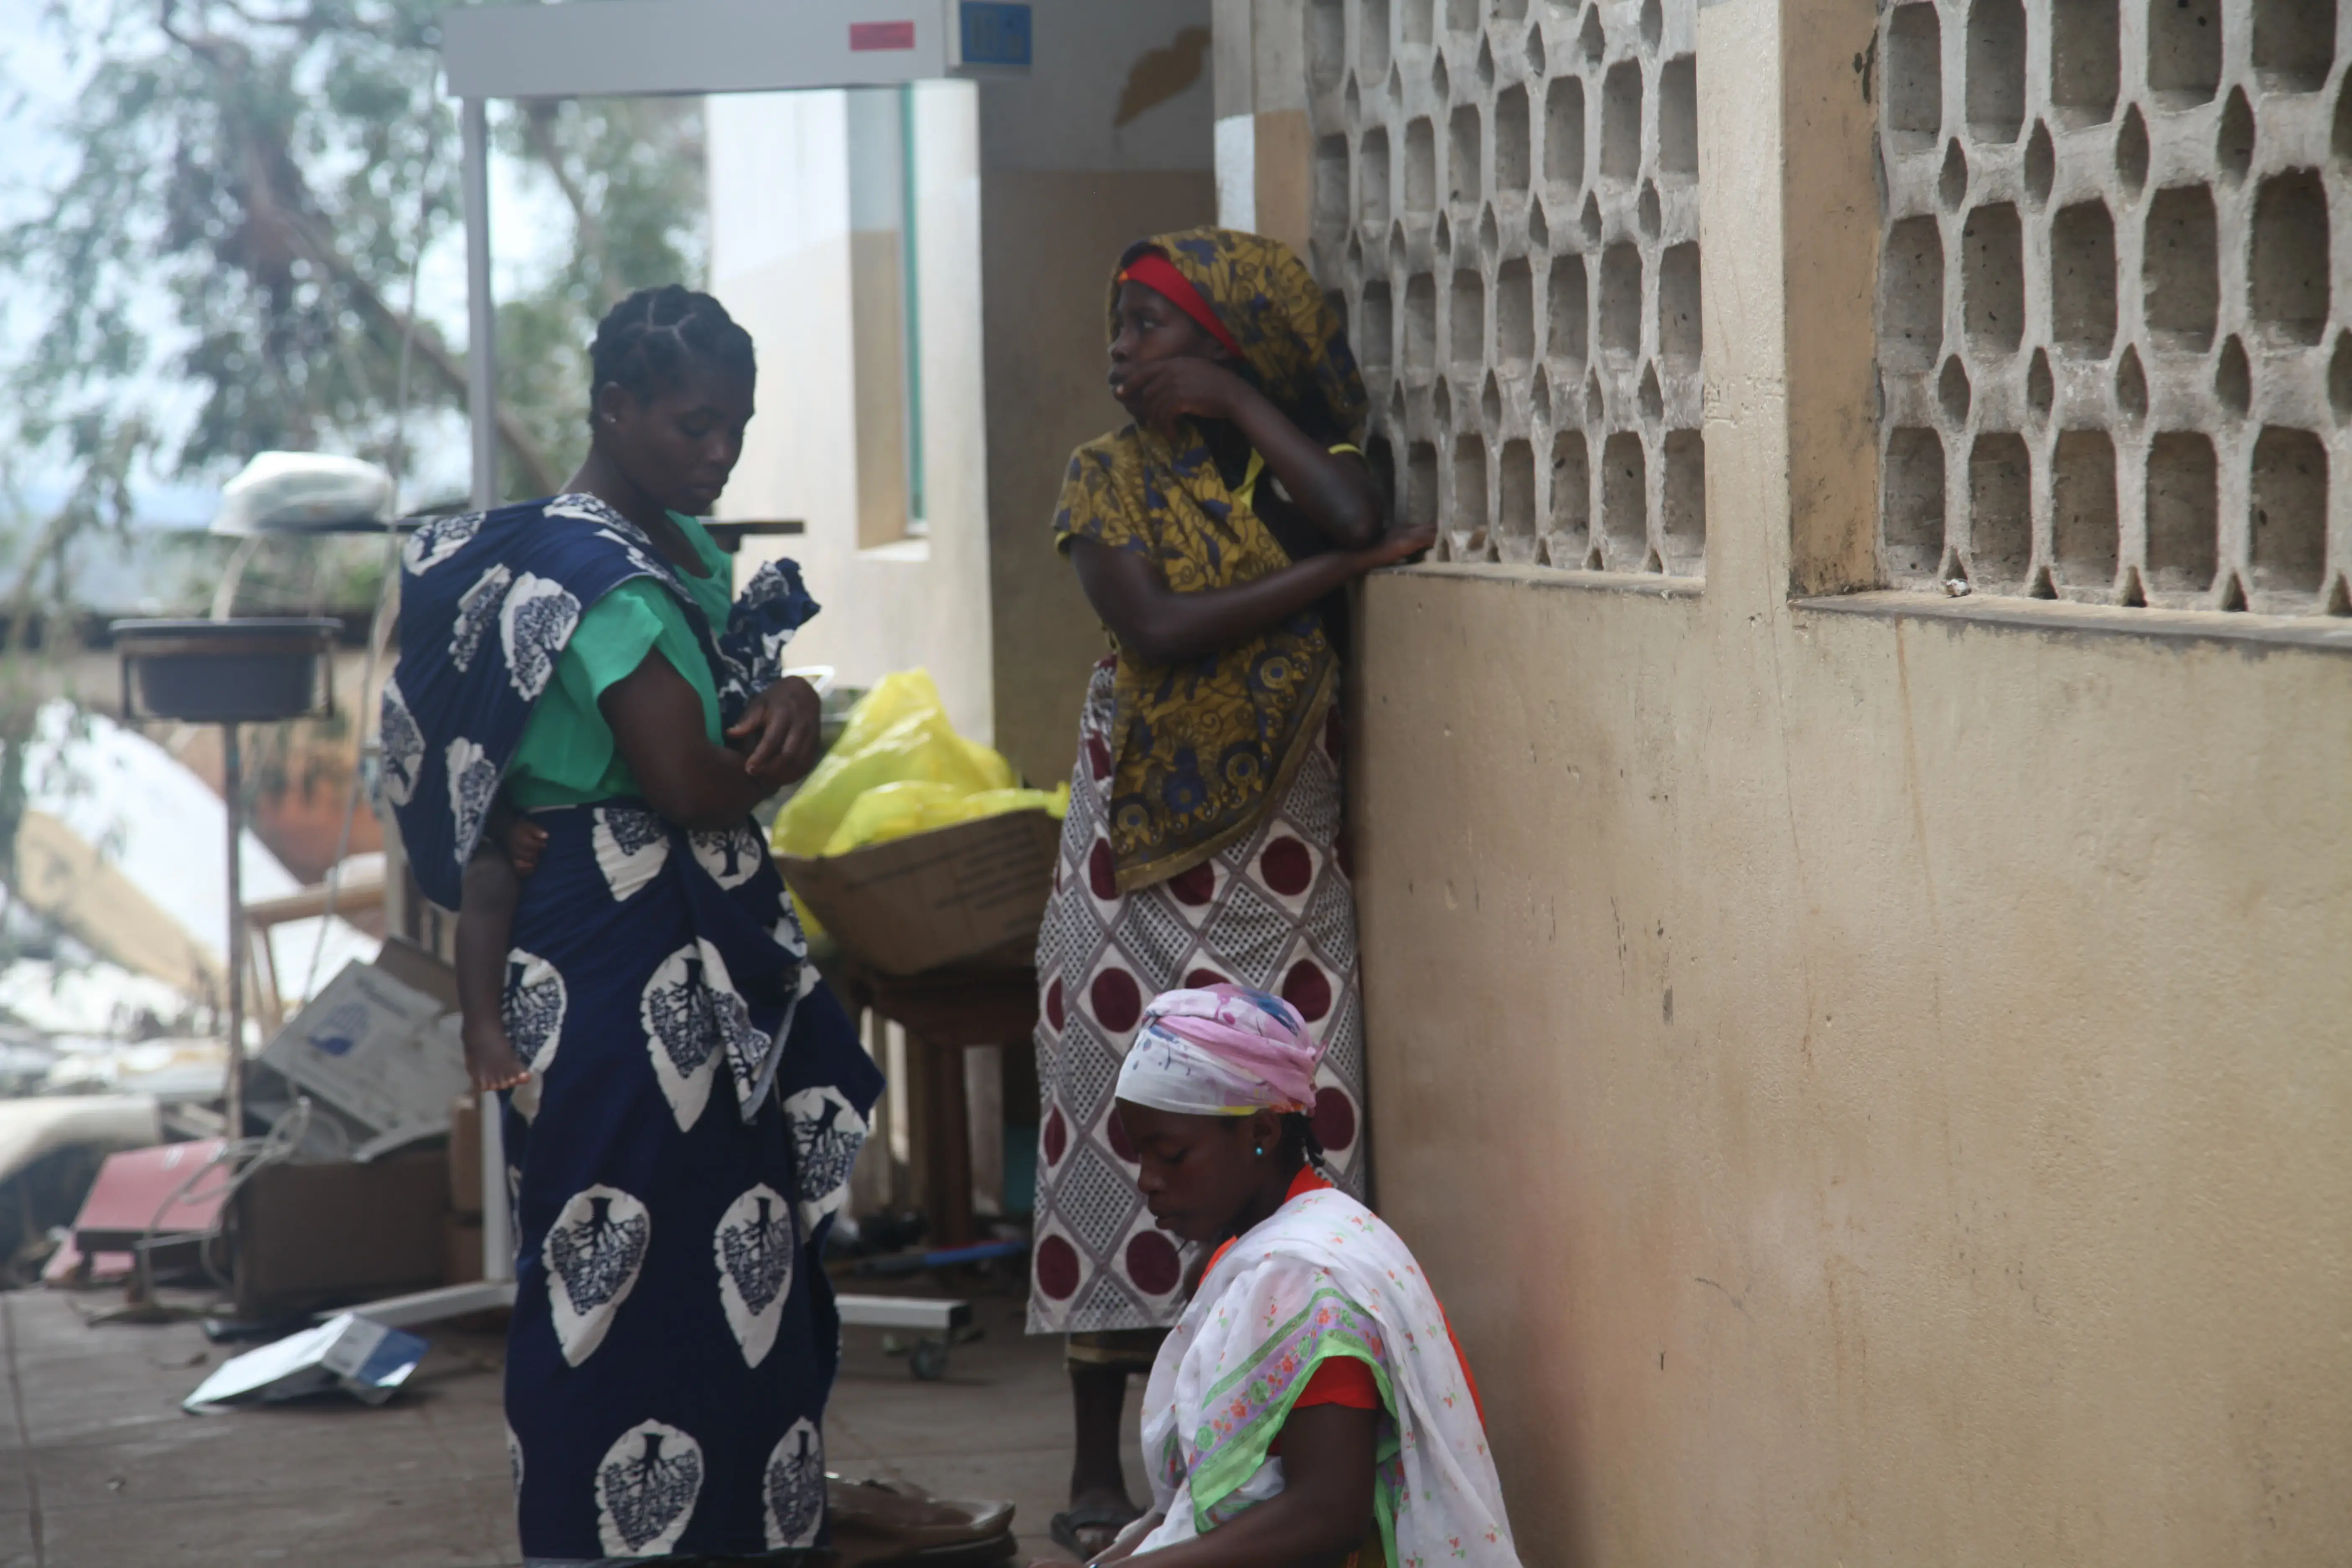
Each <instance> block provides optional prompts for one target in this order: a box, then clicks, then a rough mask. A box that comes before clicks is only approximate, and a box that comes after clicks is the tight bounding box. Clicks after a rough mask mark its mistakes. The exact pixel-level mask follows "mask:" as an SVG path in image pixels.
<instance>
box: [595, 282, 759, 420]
mask: <svg viewBox="0 0 2352 1568" xmlns="http://www.w3.org/2000/svg"><path fill="white" fill-rule="evenodd" d="M588 359H589V363H590V365H591V367H592V368H593V372H594V374H593V378H592V379H593V386H592V388H591V391H590V394H589V411H588V417H589V420H590V422H591V423H592V424H593V422H594V420H595V417H596V411H595V393H596V392H598V391H601V390H602V389H603V388H604V384H606V383H607V382H615V383H618V384H620V385H621V386H623V387H624V388H625V389H626V390H627V392H628V394H629V395H630V396H632V397H634V398H635V399H636V400H637V401H638V402H640V403H650V402H651V401H653V399H654V398H656V396H658V395H660V394H661V393H662V392H663V391H665V390H666V389H667V388H669V387H672V386H675V385H677V383H678V381H679V379H680V378H681V377H682V376H684V374H686V371H687V367H688V365H693V364H709V365H715V366H717V367H718V368H719V369H721V370H727V371H732V372H735V373H737V374H741V375H744V376H747V377H749V376H755V375H757V374H759V366H758V365H757V364H756V363H754V361H753V357H752V353H751V333H749V332H747V331H744V330H743V329H742V328H741V327H740V326H738V325H736V323H735V318H734V317H732V316H730V315H729V314H728V313H727V307H726V306H724V305H721V304H720V303H719V301H718V300H714V299H712V298H711V297H710V296H709V295H708V294H701V293H697V292H695V291H694V290H693V289H688V288H687V287H685V286H684V285H683V284H678V283H670V284H667V285H665V286H663V287H662V288H659V289H638V290H637V291H636V292H635V293H634V294H632V295H630V296H629V297H628V298H627V299H625V300H622V301H621V302H620V303H619V304H617V305H615V306H614V307H613V308H612V309H611V310H607V311H605V312H604V320H603V321H599V322H597V323H596V341H595V342H593V344H591V345H590V346H589V350H588Z"/></svg>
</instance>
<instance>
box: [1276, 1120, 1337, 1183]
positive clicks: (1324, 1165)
mask: <svg viewBox="0 0 2352 1568" xmlns="http://www.w3.org/2000/svg"><path fill="white" fill-rule="evenodd" d="M1282 1152H1283V1153H1284V1154H1285V1155H1296V1156H1297V1158H1298V1160H1299V1163H1302V1164H1307V1165H1312V1166H1314V1167H1315V1169H1316V1170H1317V1171H1318V1172H1320V1173H1322V1176H1323V1179H1324V1180H1325V1181H1327V1182H1331V1183H1335V1184H1336V1183H1337V1182H1338V1181H1339V1177H1338V1176H1337V1175H1336V1174H1335V1173H1333V1172H1332V1170H1331V1165H1330V1162H1329V1161H1328V1160H1326V1159H1325V1158H1324V1157H1323V1140H1321V1139H1320V1138H1318V1137H1317V1136H1315V1120H1314V1118H1312V1117H1310V1116H1308V1115H1307V1114H1306V1113H1305V1112H1303V1111H1297V1110H1294V1111H1291V1112H1289V1113H1287V1114H1286V1115H1285V1116H1284V1117H1283V1119H1282Z"/></svg>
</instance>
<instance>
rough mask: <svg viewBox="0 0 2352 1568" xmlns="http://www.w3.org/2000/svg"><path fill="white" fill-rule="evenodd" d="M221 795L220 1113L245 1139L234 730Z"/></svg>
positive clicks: (239, 819) (229, 730)
mask: <svg viewBox="0 0 2352 1568" xmlns="http://www.w3.org/2000/svg"><path fill="white" fill-rule="evenodd" d="M221 794H222V795H223V796H224V798H225V800H226V805H227V806H228V1070H227V1079H226V1083H225V1084H224V1085H223V1086H222V1092H221V1100H222V1109H223V1110H224V1112H225V1113H226V1118H227V1123H228V1126H227V1131H228V1136H229V1137H231V1138H232V1139H235V1138H242V1137H244V1136H245V964H246V952H245V944H246V940H247V933H246V929H245V868H244V867H243V866H242V865H240V864H239V861H241V860H242V859H243V857H242V856H241V855H239V854H238V853H237V851H238V850H239V849H240V848H242V847H244V846H243V839H244V837H245V832H244V829H245V759H244V757H243V756H242V755H241V754H240V752H239V750H238V747H237V735H236V725H234V724H224V725H222V726H221Z"/></svg>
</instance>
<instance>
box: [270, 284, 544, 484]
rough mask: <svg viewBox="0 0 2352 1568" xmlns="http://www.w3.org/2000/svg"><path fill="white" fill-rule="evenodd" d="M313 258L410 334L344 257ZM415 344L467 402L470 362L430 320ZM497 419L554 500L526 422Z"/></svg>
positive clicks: (505, 411) (525, 471)
mask: <svg viewBox="0 0 2352 1568" xmlns="http://www.w3.org/2000/svg"><path fill="white" fill-rule="evenodd" d="M311 259H312V260H314V261H316V262H317V263H318V264H319V265H320V266H321V267H323V268H327V269H329V270H330V271H331V272H332V273H334V275H335V276H336V278H338V279H341V281H342V282H343V283H344V285H345V286H347V287H348V288H349V289H351V290H352V294H353V295H354V296H356V297H357V299H358V301H359V305H360V308H361V309H362V310H365V311H366V312H367V313H368V314H369V315H370V316H372V317H373V318H374V319H375V320H377V321H381V322H382V323H383V325H384V326H385V328H387V329H388V330H389V331H394V332H398V331H404V330H406V328H407V326H408V321H407V318H406V317H404V316H403V315H402V314H401V312H400V311H399V310H396V309H394V306H393V303H392V301H391V300H387V299H385V298H384V297H383V293H382V292H381V291H380V290H379V289H377V288H376V286H375V285H374V284H373V283H371V282H369V281H368V280H367V279H365V278H362V276H360V274H359V272H358V270H357V269H356V268H353V267H352V264H351V263H350V262H349V261H348V260H346V259H345V258H343V256H342V255H341V252H339V251H336V250H335V249H334V248H333V247H323V248H321V247H315V246H314V247H311ZM415 344H416V353H417V357H418V358H420V359H422V360H423V361H424V362H425V365H426V367H427V368H428V369H430V370H431V371H432V373H433V375H434V377H435V379H436V380H437V381H439V382H440V383H441V384H442V386H443V387H444V388H446V390H447V391H448V392H449V393H450V394H451V395H453V396H455V397H457V398H458V399H459V400H460V401H463V400H464V398H465V396H466V393H467V383H466V362H465V361H464V360H462V359H460V358H458V357H457V354H456V353H452V352H451V351H450V348H449V345H448V344H446V343H445V342H442V341H441V334H440V333H439V332H438V331H436V330H435V329H434V326H433V323H431V322H430V321H418V322H417V323H416V325H415ZM497 418H498V426H499V444H500V445H501V446H503V447H505V448H506V451H507V456H508V457H509V458H513V459H514V462H515V466H516V467H517V468H520V469H521V470H522V477H523V478H524V479H526V480H528V481H529V485H528V487H527V488H528V489H530V493H531V494H533V495H553V494H554V493H555V492H556V490H557V489H560V488H561V487H562V480H561V479H559V478H558V477H557V475H556V472H555V469H554V467H553V465H551V463H549V461H548V460H547V454H546V453H544V452H542V451H541V450H540V449H539V443H537V442H536V441H533V440H532V439H531V438H530V431H528V430H526V429H525V428H524V427H523V425H522V421H520V419H518V418H516V417H515V416H514V414H513V413H512V412H511V411H510V410H509V408H508V407H507V406H506V405H504V404H503V403H501V404H499V405H498V410H497Z"/></svg>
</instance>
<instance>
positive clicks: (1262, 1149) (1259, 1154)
mask: <svg viewBox="0 0 2352 1568" xmlns="http://www.w3.org/2000/svg"><path fill="white" fill-rule="evenodd" d="M1257 1157H1258V1158H1259V1159H1261V1160H1263V1159H1265V1144H1263V1143H1261V1144H1259V1145H1258V1146H1257Z"/></svg>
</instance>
